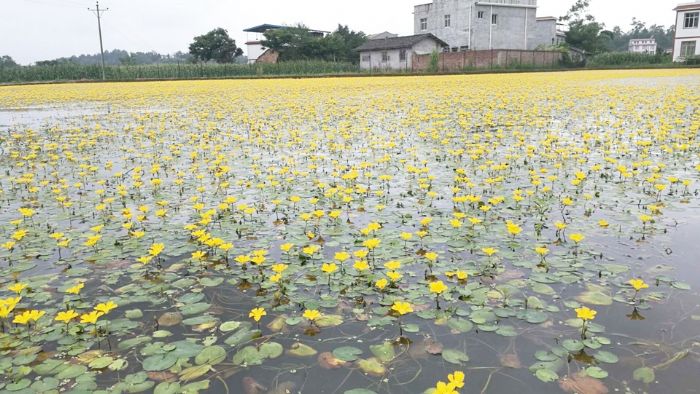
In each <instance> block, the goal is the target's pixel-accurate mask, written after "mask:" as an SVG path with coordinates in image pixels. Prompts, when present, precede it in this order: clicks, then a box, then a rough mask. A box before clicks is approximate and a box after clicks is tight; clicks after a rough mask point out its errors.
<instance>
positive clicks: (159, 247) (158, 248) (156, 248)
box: [148, 243, 165, 257]
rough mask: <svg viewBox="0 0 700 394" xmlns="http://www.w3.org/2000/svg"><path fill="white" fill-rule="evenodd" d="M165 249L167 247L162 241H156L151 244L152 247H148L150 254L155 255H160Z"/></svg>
mask: <svg viewBox="0 0 700 394" xmlns="http://www.w3.org/2000/svg"><path fill="white" fill-rule="evenodd" d="M163 249H165V245H164V244H161V243H156V244H153V245H151V248H150V249H148V254H150V255H151V256H153V257H158V255H160V254H161V253H162V252H163Z"/></svg>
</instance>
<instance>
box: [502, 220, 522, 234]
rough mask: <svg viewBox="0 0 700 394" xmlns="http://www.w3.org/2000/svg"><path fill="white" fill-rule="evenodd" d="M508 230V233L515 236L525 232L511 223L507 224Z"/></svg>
mask: <svg viewBox="0 0 700 394" xmlns="http://www.w3.org/2000/svg"><path fill="white" fill-rule="evenodd" d="M506 229H507V230H508V233H509V234H510V235H513V236H515V235H518V234H520V233H521V232H522V231H523V229H522V228H520V226H518V225H517V224H515V223H513V222H511V221H508V222H506Z"/></svg>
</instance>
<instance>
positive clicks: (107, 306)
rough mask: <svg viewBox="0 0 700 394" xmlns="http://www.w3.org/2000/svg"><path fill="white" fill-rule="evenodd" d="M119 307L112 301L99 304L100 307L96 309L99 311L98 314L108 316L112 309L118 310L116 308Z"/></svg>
mask: <svg viewBox="0 0 700 394" xmlns="http://www.w3.org/2000/svg"><path fill="white" fill-rule="evenodd" d="M118 306H119V305H117V304H115V303H114V302H112V301H107V302H104V303H101V304H98V305H97V306H96V307H95V310H96V311H98V312H102V313H103V314H107V313H109V311H111V310H112V309H114V308H116V307H118Z"/></svg>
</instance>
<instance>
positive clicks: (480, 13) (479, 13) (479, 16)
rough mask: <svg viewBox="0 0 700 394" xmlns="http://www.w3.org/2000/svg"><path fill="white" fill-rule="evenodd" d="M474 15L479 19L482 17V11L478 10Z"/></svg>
mask: <svg viewBox="0 0 700 394" xmlns="http://www.w3.org/2000/svg"><path fill="white" fill-rule="evenodd" d="M476 17H477V18H479V19H484V11H479V12H478V13H477V14H476Z"/></svg>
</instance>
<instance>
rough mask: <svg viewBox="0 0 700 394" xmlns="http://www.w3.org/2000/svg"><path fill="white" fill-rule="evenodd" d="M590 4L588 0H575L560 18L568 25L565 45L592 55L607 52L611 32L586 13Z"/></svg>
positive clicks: (611, 36)
mask: <svg viewBox="0 0 700 394" xmlns="http://www.w3.org/2000/svg"><path fill="white" fill-rule="evenodd" d="M590 4H591V2H590V0H576V2H575V3H574V5H572V6H571V8H570V9H569V11H568V12H567V13H566V15H565V16H563V17H561V18H560V19H561V20H562V21H566V22H568V24H569V30H568V31H567V32H566V43H567V44H568V45H569V46H572V47H575V48H579V49H583V50H585V51H586V52H589V53H592V54H597V53H602V52H607V51H608V47H609V42H610V41H611V40H612V38H613V32H610V31H607V30H605V24H603V23H600V22H598V21H596V20H595V17H593V15H591V14H589V13H588V7H589V6H590Z"/></svg>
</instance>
